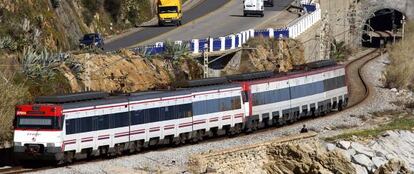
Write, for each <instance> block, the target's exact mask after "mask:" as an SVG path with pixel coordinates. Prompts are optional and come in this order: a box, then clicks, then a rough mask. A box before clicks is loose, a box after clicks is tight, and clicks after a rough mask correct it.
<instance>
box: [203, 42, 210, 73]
mask: <svg viewBox="0 0 414 174" xmlns="http://www.w3.org/2000/svg"><path fill="white" fill-rule="evenodd" d="M207 42H210V38H209V39H208V41H207ZM208 45H209V44H207V43H205V44H204V51H203V58H204V61H203V62H204V64H203V65H204V76H203V77H204V78H208V49H209V47H208Z"/></svg>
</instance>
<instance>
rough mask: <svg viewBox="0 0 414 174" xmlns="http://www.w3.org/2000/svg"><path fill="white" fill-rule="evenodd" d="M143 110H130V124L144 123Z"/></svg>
mask: <svg viewBox="0 0 414 174" xmlns="http://www.w3.org/2000/svg"><path fill="white" fill-rule="evenodd" d="M144 112H145V111H144V110H138V111H132V112H131V124H132V125H138V124H143V123H145V121H144V119H145V118H144V117H145V114H144Z"/></svg>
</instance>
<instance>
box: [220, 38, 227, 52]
mask: <svg viewBox="0 0 414 174" xmlns="http://www.w3.org/2000/svg"><path fill="white" fill-rule="evenodd" d="M220 43H221V46H220V51H224V50H226V38H225V37H220Z"/></svg>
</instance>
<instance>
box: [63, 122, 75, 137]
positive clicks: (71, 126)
mask: <svg viewBox="0 0 414 174" xmlns="http://www.w3.org/2000/svg"><path fill="white" fill-rule="evenodd" d="M65 126H66V134H67V135H70V134H74V133H76V119H69V120H66V125H65Z"/></svg>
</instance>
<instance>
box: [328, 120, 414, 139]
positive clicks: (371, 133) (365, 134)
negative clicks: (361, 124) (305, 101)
mask: <svg viewBox="0 0 414 174" xmlns="http://www.w3.org/2000/svg"><path fill="white" fill-rule="evenodd" d="M412 128H414V118H413V117H411V118H408V117H407V118H395V119H393V120H392V121H391V122H390V123H387V124H384V125H380V126H379V127H378V128H374V129H366V130H355V131H351V132H348V133H344V134H340V135H337V136H333V137H328V138H326V139H325V140H326V141H335V140H338V139H341V140H351V139H352V137H353V136H357V137H360V138H371V137H377V136H378V135H381V134H382V133H384V132H385V131H388V130H412Z"/></svg>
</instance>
